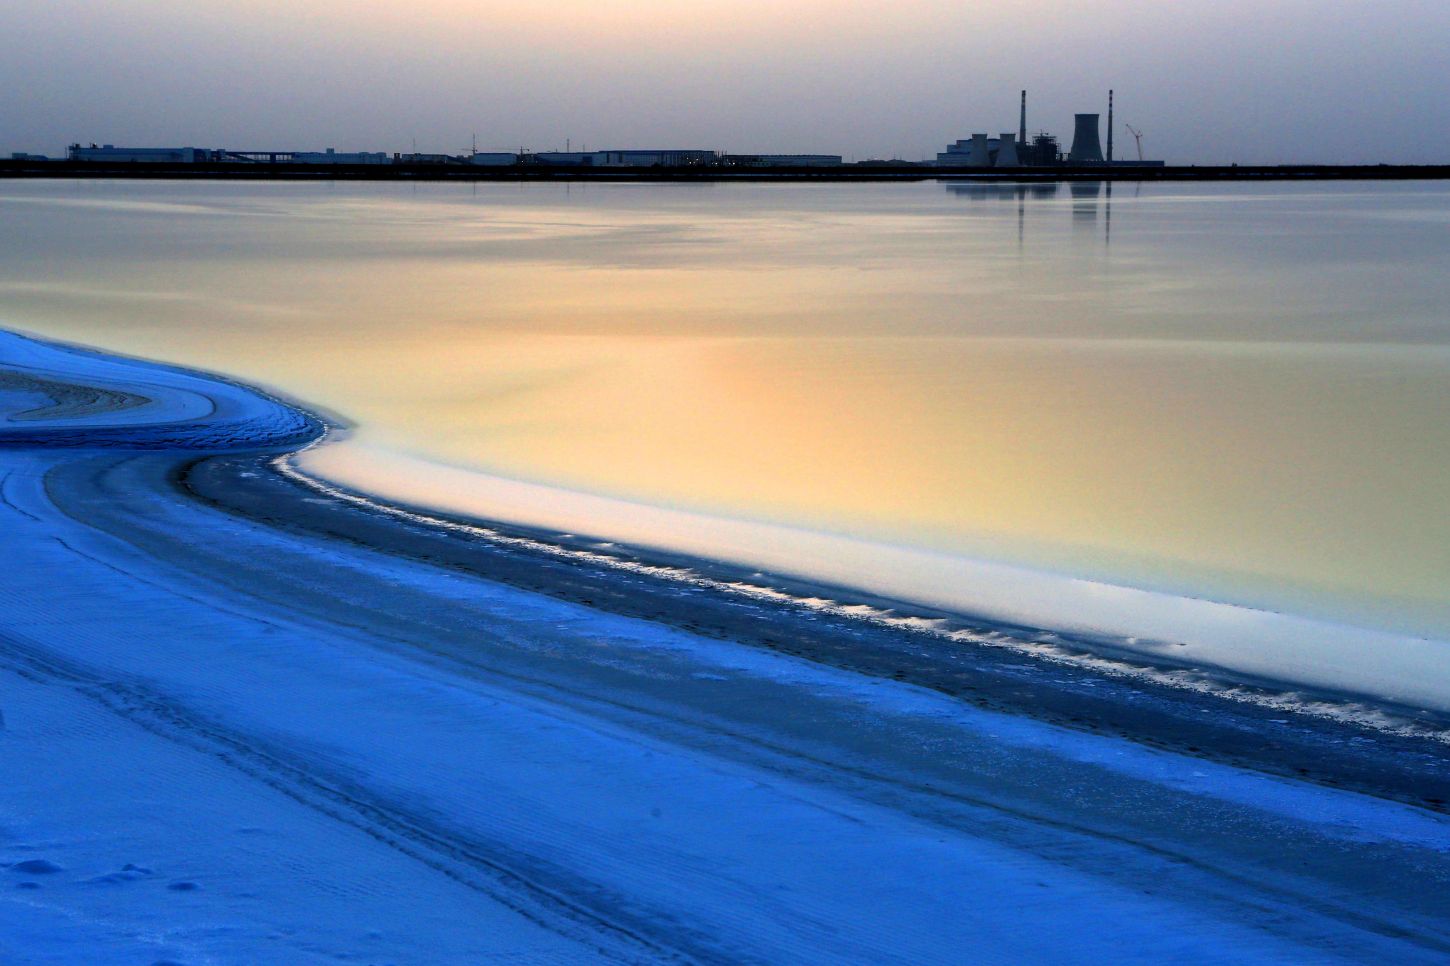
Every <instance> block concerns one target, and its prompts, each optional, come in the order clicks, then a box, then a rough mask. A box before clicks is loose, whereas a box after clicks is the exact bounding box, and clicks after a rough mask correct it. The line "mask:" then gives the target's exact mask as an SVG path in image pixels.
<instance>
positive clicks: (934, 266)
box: [0, 183, 1450, 634]
mask: <svg viewBox="0 0 1450 966" xmlns="http://www.w3.org/2000/svg"><path fill="white" fill-rule="evenodd" d="M0 219H3V224H0V227H3V229H4V237H3V239H0V253H3V255H4V258H3V260H0V324H6V325H10V326H14V327H18V328H22V329H27V330H30V331H35V332H39V333H41V334H46V335H52V336H56V337H61V338H67V339H74V340H79V341H84V342H87V343H92V344H97V345H101V346H104V347H107V348H111V349H115V350H119V351H123V352H129V353H133V354H138V355H143V356H147V357H156V358H162V359H166V360H170V361H176V362H181V363H186V364H191V365H198V366H202V367H206V368H210V369H217V370H222V371H225V372H228V373H232V374H235V375H238V376H242V377H246V378H250V379H256V380H260V381H263V382H265V383H268V384H271V385H274V386H278V387H280V388H282V389H284V390H286V391H288V392H290V393H292V394H294V395H296V396H298V397H300V398H303V399H306V400H311V401H315V402H317V403H319V404H321V405H323V406H326V407H328V408H330V409H332V410H334V411H336V412H339V413H341V414H343V415H344V416H346V417H347V418H349V419H350V420H352V421H354V422H355V423H357V424H358V426H359V427H360V428H361V433H362V436H363V437H364V438H366V439H367V440H369V441H371V442H374V443H378V444H380V445H384V446H387V447H390V448H392V449H396V450H398V451H401V452H405V453H409V454H412V455H417V456H422V457H425V458H428V459H432V460H436V461H439V462H444V463H449V464H453V465H458V466H464V467H472V468H476V469H479V470H482V471H486V472H488V473H492V474H496V475H500V476H505V477H510V478H515V479H521V480H529V481H535V482H541V483H546V484H552V485H557V486H560V487H565V488H569V489H574V490H582V491H586V492H591V493H600V494H608V495H614V496H622V497H626V498H629V499H632V500H636V501H642V502H646V503H651V504H656V505H660V506H667V507H674V508H681V509H690V510H698V511H702V512H706V513H710V514H713V515H719V516H725V517H738V518H742V519H754V520H766V521H774V522H779V523H785V524H788V525H791V526H796V527H803V528H810V529H815V530H824V531H828V532H832V533H842V534H849V535H856V536H861V537H865V538H868V539H870V540H873V541H879V542H883V543H889V544H896V545H902V546H908V547H921V548H931V549H936V550H942V551H947V552H949V553H954V554H962V555H967V556H973V557H979V558H986V559H992V560H1001V561H1007V562H1014V563H1019V564H1025V565H1029V566H1034V567H1042V568H1046V569H1050V570H1055V571H1059V572H1063V573H1067V574H1075V575H1082V576H1089V577H1094V578H1099V579H1106V580H1110V581H1113V582H1119V583H1127V584H1130V585H1133V586H1141V587H1149V588H1158V589H1166V590H1170V591H1172V592H1175V593H1180V594H1186V595H1196V596H1206V597H1211V598H1214V599H1221V600H1226V601H1232V602H1239V603H1247V604H1252V605H1255V606H1263V607H1269V608H1282V609H1290V610H1298V611H1304V612H1307V613H1318V614H1324V615H1328V616H1333V617H1339V618H1348V619H1351V620H1355V621H1361V622H1369V623H1373V624H1376V625H1378V626H1387V627H1392V628H1395V629H1402V630H1410V631H1417V632H1426V633H1437V634H1439V633H1443V632H1444V630H1445V629H1446V628H1447V627H1450V589H1447V588H1450V512H1447V511H1450V496H1447V494H1450V420H1447V418H1446V417H1447V415H1450V412H1447V409H1450V403H1447V399H1450V392H1447V390H1450V378H1447V377H1450V349H1447V345H1450V311H1447V309H1446V308H1445V306H1446V305H1447V304H1450V282H1447V281H1446V278H1445V273H1444V272H1443V271H1442V268H1443V265H1445V264H1446V263H1447V261H1446V260H1447V256H1450V190H1447V189H1445V188H1441V187H1438V186H1435V185H1381V186H1375V185H1366V186H1358V185H1356V186H1350V187H1343V186H1314V185H1311V186H1289V187H1283V188H1279V187H1274V188H1272V189H1268V188H1264V187H1257V188H1255V187H1242V186H1212V187H1171V186H1153V187H1146V188H1143V189H1141V190H1137V191H1135V190H1134V189H1131V188H1129V189H1127V190H1126V191H1125V190H1124V189H1123V188H1122V187H1121V186H1119V187H1118V188H1117V189H1115V191H1114V193H1113V194H1112V195H1111V196H1109V195H1107V193H1106V192H1105V191H1104V190H1103V189H1102V188H1101V187H1099V186H1097V185H1093V186H1090V187H1083V186H1075V187H1074V189H1073V190H1069V189H1068V188H1067V187H1063V188H1061V189H1052V190H1051V191H1048V190H1047V189H1035V190H1032V191H1029V190H1026V189H1020V190H1019V189H1015V188H1003V189H998V188H984V189H967V188H960V187H955V186H944V185H940V184H919V185H880V186H860V185H852V186H799V187H795V186H791V187H787V186H748V185H720V186H713V187H709V186H705V187H701V186H669V185H658V186H649V185H636V186H599V185H593V186H587V187H581V186H573V187H565V186H544V185H527V186H483V187H478V188H470V187H466V186H463V187H460V186H417V187H412V186H392V185H363V186H346V187H338V186H313V185H296V184H279V185H226V184H164V183H152V184H147V183H136V184H101V183H74V184H67V183H47V184H7V185H5V186H3V188H0Z"/></svg>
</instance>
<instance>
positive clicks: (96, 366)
mask: <svg viewBox="0 0 1450 966" xmlns="http://www.w3.org/2000/svg"><path fill="white" fill-rule="evenodd" d="M0 368H3V369H4V370H5V371H6V377H5V379H4V380H3V381H0V448H5V449H16V448H33V447H68V448H91V447H95V448H106V449H196V450H208V451H215V450H229V449H263V448H269V447H294V446H299V445H302V444H304V443H306V442H309V441H311V440H313V439H316V438H317V437H319V436H320V435H321V434H322V433H323V431H324V428H325V427H324V426H323V424H322V422H321V421H320V420H319V419H317V418H316V417H314V416H312V415H311V414H309V413H306V412H303V411H302V410H300V409H297V408H296V407H293V406H289V405H287V404H285V403H283V402H281V401H279V400H277V399H274V398H272V397H270V396H267V395H265V394H263V393H261V392H258V391H257V390H255V389H250V388H248V387H245V386H241V385H238V384H236V383H233V382H229V381H227V380H225V379H223V378H221V377H217V376H201V375H196V374H192V373H189V372H186V371H184V370H181V369H176V368H172V367H168V366H164V365H158V364H156V363H151V362H146V363H141V362H133V361H131V360H128V359H124V358H117V357H115V356H109V355H101V354H99V353H95V352H91V351H89V350H86V349H81V348H76V347H72V346H63V345H57V344H54V343H49V342H41V341H38V340H36V339H31V338H28V337H26V336H23V335H18V334H15V333H11V332H0Z"/></svg>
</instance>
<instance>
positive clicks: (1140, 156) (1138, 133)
mask: <svg viewBox="0 0 1450 966" xmlns="http://www.w3.org/2000/svg"><path fill="white" fill-rule="evenodd" d="M1123 127H1125V128H1127V129H1128V133H1129V134H1131V135H1133V140H1135V141H1137V142H1138V160H1139V161H1142V160H1143V132H1142V131H1140V130H1138V129H1137V128H1135V127H1133V125H1131V124H1124V125H1123Z"/></svg>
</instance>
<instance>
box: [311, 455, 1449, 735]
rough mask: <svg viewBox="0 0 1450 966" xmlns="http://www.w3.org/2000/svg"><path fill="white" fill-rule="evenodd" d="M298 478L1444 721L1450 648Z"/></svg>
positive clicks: (826, 537)
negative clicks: (1108, 642)
mask: <svg viewBox="0 0 1450 966" xmlns="http://www.w3.org/2000/svg"><path fill="white" fill-rule="evenodd" d="M296 462H297V464H298V465H299V468H301V469H303V470H304V471H306V472H307V473H310V474H312V475H314V476H317V477H319V478H322V479H325V480H328V481H331V482H333V483H336V484H338V485H340V486H344V487H349V488H352V489H355V490H359V491H362V492H364V493H372V494H376V495H378V496H379V497H381V498H382V499H384V500H390V501H395V502H401V503H405V504H409V505H413V506H422V507H436V508H438V509H441V510H446V511H449V512H454V513H460V514H465V515H472V516H475V517H480V518H483V519H491V520H499V521H504V522H510V523H518V524H523V525H526V526H534V527H541V528H546V529H550V530H555V531H560V532H566V533H578V534H583V535H587V536H594V537H598V538H600V539H604V540H611V541H620V542H623V543H627V544H634V545H636V546H640V547H658V548H662V549H665V550H669V551H673V552H683V553H686V554H690V555H695V556H700V557H704V558H707V559H712V560H723V561H730V562H733V563H739V564H744V565H746V566H750V567H756V568H760V569H761V570H764V571H768V572H774V573H778V574H784V575H793V576H798V577H803V578H806V579H809V580H815V581H820V582H824V583H827V584H834V585H838V586H843V587H852V588H857V589H860V590H862V591H865V592H867V593H869V594H872V595H877V596H880V597H885V598H889V599H891V598H894V599H897V600H901V601H904V602H913V603H918V604H924V605H928V606H931V607H936V608H942V609H945V610H948V611H952V612H956V613H961V614H970V615H980V616H983V617H987V618H990V619H993V620H999V621H1004V622H1009V623H1014V624H1021V625H1025V626H1027V627H1033V628H1042V629H1045V630H1051V631H1066V632H1087V633H1091V634H1097V635H1105V636H1109V637H1111V638H1113V639H1114V641H1113V643H1114V646H1115V647H1121V648H1123V649H1124V650H1128V651H1134V650H1136V651H1138V652H1141V653H1143V654H1145V655H1148V656H1152V657H1158V658H1167V659H1170V660H1172V661H1174V662H1181V663H1184V664H1189V665H1194V666H1208V667H1218V668H1222V669H1225V670H1228V671H1232V672H1237V673H1239V674H1245V675H1249V676H1251V677H1253V678H1256V679H1261V680H1267V681H1271V682H1279V683H1282V684H1284V685H1287V686H1289V687H1310V688H1315V689H1321V690H1329V691H1334V692H1342V693H1346V694H1350V695H1362V696H1366V697H1370V698H1373V699H1377V700H1382V701H1389V702H1392V703H1397V704H1403V705H1408V706H1411V707H1417V708H1427V709H1433V710H1436V711H1445V712H1450V643H1447V642H1445V641H1440V640H1432V639H1427V638H1419V637H1410V636H1406V635H1401V634H1393V633H1388V632H1384V631H1378V630H1373V629H1368V628H1362V627H1355V626H1352V625H1349V624H1343V623H1335V622H1330V621H1323V620H1316V619H1313V618H1308V617H1300V616H1295V615H1292V614H1284V613H1276V612H1272V611H1265V610H1256V609H1253V608H1248V607H1241V606H1237V605H1234V604H1227V603H1221V602H1217V601H1212V600H1205V599H1201V598H1194V597H1181V596H1175V595H1172V594H1167V593H1161V592H1156V591H1151V590H1140V589H1136V588H1133V587H1124V586H1117V585H1113V584H1108V583H1102V582H1099V581H1093V580H1084V579H1080V578H1075V577H1070V576H1066V575H1062V574H1054V573H1048V572H1044V571H1038V570H1030V569H1027V568H1023V567H1014V566H1009V565H1005V564H999V563H992V562H988V561H981V560H972V559H968V558H964V557H959V556H952V555H948V554H941V553H932V552H929V551H923V550H916V549H910V548H903V547H894V546H888V545H885V544H877V543H869V542H866V541H862V540H856V539H851V538H848V537H842V536H836V535H831V534H824V533H815V532H811V531H806V530H798V529H792V528H789V527H784V526H778V525H772V524H765V523H755V522H748V521H741V520H730V519H724V518H720V517H712V516H706V515H703V514H698V513H689V512H685V511H681V510H674V509H670V508H665V507H657V506H650V505H646V504H641V503H633V502H628V501H624V500H618V499H612V498H608V497H601V496H595V495H591V494H586V493H578V492H573V491H568V490H563V489H559V488H554V487H548V486H540V485H537V484H532V483H525V482H520V481H517V480H509V479H504V478H501V477H496V476H490V475H487V474H484V473H479V472H475V471H472V470H467V469H462V468H459V467H453V466H443V465H439V464H436V463H432V462H429V461H426V460H423V459H420V458H417V457H413V456H408V455H404V454H400V453H398V452H395V451H392V450H389V449H387V448H384V447H382V446H380V445H377V444H375V443H372V442H370V441H369V440H368V437H367V433H366V429H365V428H364V429H363V430H362V431H361V432H360V433H359V434H358V435H357V436H354V437H352V438H349V439H347V440H343V441H340V442H338V443H334V444H331V445H327V446H320V447H315V448H313V449H310V450H308V451H306V452H304V453H302V454H300V455H299V456H298V457H297V458H296Z"/></svg>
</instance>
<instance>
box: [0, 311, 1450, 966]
mask: <svg viewBox="0 0 1450 966" xmlns="http://www.w3.org/2000/svg"><path fill="white" fill-rule="evenodd" d="M0 364H3V365H4V366H5V367H6V368H7V369H8V370H9V371H11V372H14V373H17V375H15V376H13V377H12V378H11V379H10V380H9V381H8V382H3V383H0V444H3V445H4V447H5V448H3V449H0V549H3V553H4V558H3V559H4V579H3V581H0V713H3V716H4V717H3V730H0V762H3V767H4V775H5V780H4V781H3V782H0V863H4V868H3V869H0V876H3V878H0V962H5V963H11V962H14V963H29V962H43V963H49V962H55V963H77V962H85V963H111V962H116V963H154V962H185V963H208V962H216V963H301V962H322V961H329V962H337V961H343V962H359V963H479V962H491V961H498V962H511V963H512V962H540V963H555V962H595V961H600V960H622V961H627V962H658V961H665V962H668V961H696V960H699V961H722V962H732V963H734V962H822V963H837V962H871V963H877V962H881V963H890V962H896V963H930V962H941V963H960V962H1001V963H1021V962H1036V961H1051V962H1060V961H1068V962H1131V961H1137V962H1154V963H1159V962H1235V963H1239V962H1246V961H1265V962H1294V963H1301V962H1319V961H1326V962H1327V961H1374V962H1415V961H1425V962H1431V961H1443V959H1444V958H1445V957H1446V956H1450V918H1447V913H1450V899H1447V898H1446V897H1447V896H1450V889H1447V886H1450V822H1447V821H1446V819H1444V818H1443V817H1441V816H1440V815H1437V814H1434V813H1431V812H1427V811H1422V810H1418V809H1414V808H1411V807H1408V806H1404V805H1400V804H1396V803H1392V802H1386V801H1381V800H1377V799H1373V798H1369V797H1365V796H1361V795H1356V794H1351V793H1348V792H1342V791H1336V790H1333V789H1329V788H1325V787H1321V786H1318V785H1311V784H1307V783H1300V782H1294V781H1290V780H1286V779H1281V778H1273V777H1268V776H1264V775H1260V774H1256V773H1252V772H1248V771H1244V770H1239V769H1235V768H1231V767H1229V766H1227V765H1223V764H1216V763H1212V762H1208V761H1205V760H1203V759H1201V758H1198V757H1192V756H1187V755H1179V754H1172V753H1168V752H1163V751H1156V750H1152V749H1149V748H1146V747H1143V746H1140V745H1137V744H1133V743H1129V742H1126V741H1123V740H1119V739H1114V738H1110V737H1104V736H1099V735H1093V734H1087V733H1081V732H1077V731H1072V730H1067V729H1063V728H1059V727H1055V726H1052V725H1048V724H1044V723H1041V722H1038V721H1035V720H1033V719H1031V718H1028V717H1022V716H1010V715H1005V714H999V713H994V712H990V711H985V710H980V709H977V708H973V707H971V706H969V705H966V704H964V703H962V702H959V701H955V700H952V699H950V698H948V697H945V696H943V695H940V694H937V693H934V692H930V691H926V690H923V689H920V688H916V687H912V686H910V685H907V684H902V683H897V682H893V681H890V680H883V679H879V678H867V677H862V676H859V675H854V674H851V673H848V672H846V671H842V670H836V669H832V668H829V667H824V666H821V665H817V664H812V663H809V662H806V661H803V660H799V659H795V658H791V657H788V656H784V655H781V654H776V653H771V652H766V651H762V650H759V649H754V648H750V647H745V646H743V645H740V644H737V643H733V642H731V641H728V640H715V639H710V638H706V637H702V636H698V635H695V634H692V633H689V632H688V631H685V630H682V629H678V628H673V627H667V626H664V625H661V624H657V623H651V622H648V621H644V620H638V619H632V618H626V617H621V616H617V615H615V614H611V613H608V612H606V611H603V610H599V609H595V608H592V607H589V606H584V605H582V604H578V603H569V602H566V601H563V600H559V599H555V598H553V597H551V596H549V595H547V594H541V593H532V592H528V591H524V590H519V589H515V588H512V587H507V586H504V585H501V584H496V583H491V582H489V581H486V580H482V579H479V578H478V577H476V576H473V575H469V574H465V573H462V572H459V571H457V570H451V569H448V568H446V567H441V566H433V565H430V564H428V563H426V562H421V561H416V560H409V559H404V558H401V557H398V556H396V555H393V554H389V553H388V552H386V548H378V547H369V546H362V545H357V544H352V543H347V542H343V541H340V540H323V539H319V538H317V537H314V536H309V535H306V534H302V533H299V532H294V531H290V530H287V529H284V528H276V527H269V526H265V525H263V524H261V523H259V522H256V521H252V520H244V519H241V518H238V517H234V516H230V515H228V514H226V513H223V512H220V511H219V510H217V509H215V508H212V507H209V506H207V505H205V504H204V503H202V502H200V501H196V500H191V499H187V498H185V497H184V496H183V495H182V493H181V492H180V491H179V490H177V489H175V488H173V487H171V486H169V485H168V479H169V476H170V474H171V472H172V470H173V469H174V467H175V466H176V465H177V464H178V462H179V461H180V460H181V459H183V458H184V456H185V454H184V453H183V452H182V448H185V447H191V448H192V449H193V450H194V449H195V448H198V447H200V448H217V447H224V446H236V447H243V448H246V447H257V446H264V445H282V444H292V443H295V442H296V441H297V440H299V439H302V438H304V437H306V436H307V435H308V433H310V432H312V431H313V430H314V429H315V426H314V424H312V423H311V422H310V421H309V420H307V419H306V418H304V417H302V416H300V415H298V414H297V413H296V412H295V411H293V410H291V409H289V408H288V407H286V406H284V405H282V404H280V403H278V402H276V401H273V400H270V399H266V398H264V397H261V396H259V395H256V394H254V393H251V392H249V391H248V390H246V389H244V388H242V387H237V386H232V385H228V384H223V383H213V382H212V381H211V380H208V379H205V378H203V377H199V376H195V375H191V374H187V373H183V372H179V371H177V370H172V369H165V368H160V367H153V366H149V365H145V364H142V363H134V362H129V361H124V360H115V359H106V358H103V357H99V356H95V355H92V354H89V353H83V352H75V351H70V350H64V349H59V348H55V347H51V346H46V345H42V344H38V343H34V342H30V341H28V340H23V339H20V338H18V337H10V336H0ZM67 384H72V385H73V384H81V385H85V386H90V387H92V388H91V390H90V391H88V392H87V391H67V390H65V389H64V386H65V385H67ZM87 433H89V434H91V435H90V437H89V438H90V439H92V440H99V441H101V442H103V443H105V444H106V445H104V446H97V447H90V448H87V447H84V446H80V445H78V444H79V443H82V442H84V441H85V440H84V438H83V437H84V435H85V434H87ZM128 434H130V435H128ZM701 592H702V593H704V592H706V591H703V590H702V591H701ZM1043 673H1044V674H1050V673H1055V672H1053V671H1052V670H1051V669H1050V668H1044V669H1043ZM1206 713H1211V708H1207V707H1206Z"/></svg>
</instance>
